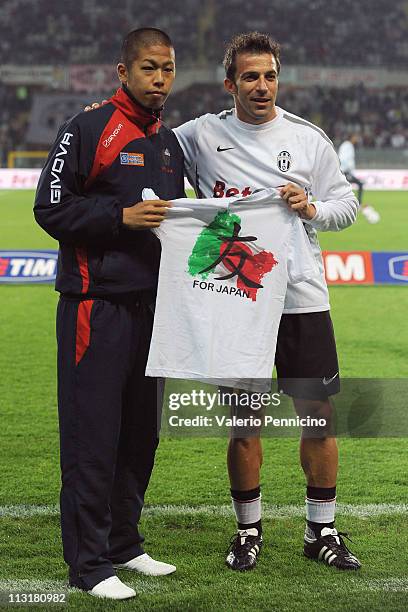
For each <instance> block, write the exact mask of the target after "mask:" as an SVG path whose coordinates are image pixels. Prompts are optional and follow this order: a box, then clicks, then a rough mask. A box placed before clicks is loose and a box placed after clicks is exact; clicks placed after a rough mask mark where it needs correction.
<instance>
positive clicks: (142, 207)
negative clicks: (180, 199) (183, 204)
mask: <svg viewBox="0 0 408 612" xmlns="http://www.w3.org/2000/svg"><path fill="white" fill-rule="evenodd" d="M169 208H171V202H167V201H166V200H145V201H144V202H138V203H137V204H134V205H133V206H130V207H129V208H124V209H123V225H124V226H125V227H127V228H128V229H131V230H143V229H149V228H150V227H159V225H160V223H161V222H162V221H163V219H164V218H165V216H166V212H167V210H168V209H169Z"/></svg>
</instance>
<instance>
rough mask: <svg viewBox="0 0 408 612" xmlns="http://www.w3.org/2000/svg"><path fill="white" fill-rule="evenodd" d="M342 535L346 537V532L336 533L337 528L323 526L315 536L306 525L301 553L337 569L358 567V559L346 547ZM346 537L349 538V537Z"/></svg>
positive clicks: (355, 568) (359, 565)
mask: <svg viewBox="0 0 408 612" xmlns="http://www.w3.org/2000/svg"><path fill="white" fill-rule="evenodd" d="M342 536H344V537H346V538H347V533H341V532H340V533H338V532H337V529H334V528H333V529H332V528H331V527H323V529H322V531H321V534H320V537H319V538H316V537H315V535H314V533H313V531H312V530H311V529H309V527H307V528H306V531H305V545H304V549H303V553H304V555H305V556H306V557H308V558H309V559H315V560H316V561H322V562H323V563H326V564H327V565H331V566H332V567H337V569H341V570H358V569H360V567H361V563H360V561H359V560H358V559H357V557H355V556H354V555H353V553H352V552H351V551H350V550H349V549H348V548H347V546H346V545H345V543H344V540H343V538H342ZM347 539H348V540H350V538H347ZM350 542H351V540H350Z"/></svg>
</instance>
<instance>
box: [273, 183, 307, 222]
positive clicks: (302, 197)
mask: <svg viewBox="0 0 408 612" xmlns="http://www.w3.org/2000/svg"><path fill="white" fill-rule="evenodd" d="M280 195H281V198H282V199H283V200H285V201H286V202H287V204H288V206H289V208H290V209H291V210H293V211H294V212H297V214H298V215H299V217H300V218H301V219H308V220H310V219H313V217H314V216H315V214H316V208H315V206H314V204H311V203H310V202H309V201H308V199H307V195H306V192H305V190H304V189H303V188H302V187H298V186H297V185H293V183H288V184H287V185H285V186H284V187H281V189H280Z"/></svg>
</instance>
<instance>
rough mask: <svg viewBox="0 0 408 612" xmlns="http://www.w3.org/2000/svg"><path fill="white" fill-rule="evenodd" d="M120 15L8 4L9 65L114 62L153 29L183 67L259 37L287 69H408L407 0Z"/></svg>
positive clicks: (264, 3)
mask: <svg viewBox="0 0 408 612" xmlns="http://www.w3.org/2000/svg"><path fill="white" fill-rule="evenodd" d="M306 9H307V10H306ZM114 11H115V21H114V23H113V20H112V4H111V3H110V2H101V1H98V0H88V1H87V2H83V3H82V2H61V0H59V1H57V2H55V1H51V0H3V1H2V3H1V6H0V21H1V23H2V26H3V27H2V36H1V37H0V57H1V58H2V59H1V62H10V61H12V62H25V61H27V57H29V58H30V61H31V62H37V63H40V64H41V63H45V64H48V63H49V62H50V61H51V62H53V63H56V64H58V63H60V64H66V63H80V62H89V63H107V62H111V61H112V58H113V57H116V56H117V53H118V49H119V46H120V42H121V39H122V35H123V32H126V31H128V30H131V29H133V28H136V27H141V26H145V25H154V26H156V27H158V28H163V29H165V30H166V31H168V32H169V34H170V35H171V36H172V38H173V39H174V41H175V43H176V45H177V54H178V61H179V64H180V65H185V64H196V63H197V62H199V63H203V62H206V61H207V62H218V61H219V58H220V57H221V56H222V52H223V46H224V42H225V41H226V40H228V39H229V38H230V37H231V36H232V35H233V34H234V33H236V32H240V31H246V30H253V29H259V30H261V31H269V32H270V33H271V34H272V35H273V36H274V37H275V38H276V39H277V40H278V41H280V42H281V43H282V46H283V51H284V60H285V63H297V64H304V63H307V64H319V65H331V66H333V65H334V66H344V65H349V66H350V65H356V64H360V65H361V64H363V65H389V66H396V65H401V66H403V65H406V58H407V55H408V41H407V37H406V31H407V27H408V7H407V1H406V0H393V2H389V0H375V1H373V0H359V1H358V2H356V1H355V0H342V2H328V1H327V0H296V1H292V2H287V0H274V2H270V1H269V0H228V1H227V2H215V0H206V1H205V2H202V3H199V2H196V0H172V3H171V9H169V3H168V2H167V1H166V0H150V2H149V5H148V11H141V10H140V4H139V3H137V2H134V1H131V0H116V2H115V5H114ZM297 25H299V26H301V29H299V27H296V26H297ZM23 40H24V45H21V44H16V43H20V41H23ZM50 49H51V50H52V51H51V55H50Z"/></svg>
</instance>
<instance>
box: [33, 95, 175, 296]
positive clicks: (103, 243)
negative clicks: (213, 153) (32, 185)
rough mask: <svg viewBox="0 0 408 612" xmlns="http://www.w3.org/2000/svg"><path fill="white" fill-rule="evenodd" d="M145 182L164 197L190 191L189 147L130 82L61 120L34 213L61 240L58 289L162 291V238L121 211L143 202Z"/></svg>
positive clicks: (84, 292) (115, 292)
mask: <svg viewBox="0 0 408 612" xmlns="http://www.w3.org/2000/svg"><path fill="white" fill-rule="evenodd" d="M144 187H151V188H153V189H154V191H155V192H156V194H157V195H158V196H159V197H160V198H162V199H164V200H169V199H175V198H179V197H183V196H184V179H183V153H182V150H181V148H180V145H179V144H178V141H177V139H176V137H175V135H174V134H173V132H172V131H171V130H169V129H168V128H167V127H165V126H164V125H163V124H162V123H161V121H160V119H159V116H158V114H156V113H154V112H153V111H150V110H148V109H146V108H144V107H142V106H141V105H140V104H138V103H137V101H136V100H135V99H134V97H133V96H132V94H131V93H130V92H129V91H128V90H127V89H126V88H125V87H123V88H122V89H118V91H117V92H116V94H115V95H114V96H113V97H112V98H111V99H110V100H109V102H108V104H105V105H104V106H102V107H100V108H98V109H97V110H94V111H92V112H87V113H85V112H81V113H79V114H78V115H76V116H75V117H73V118H72V119H71V120H69V121H68V122H67V123H65V124H64V125H63V126H62V128H61V129H60V131H59V133H58V136H57V140H56V141H55V143H54V146H53V147H52V150H51V152H50V154H49V156H48V159H47V162H46V165H45V167H44V169H43V171H42V174H41V177H40V181H39V184H38V188H37V194H36V199H35V205H34V214H35V218H36V220H37V222H38V223H39V224H40V225H41V227H42V228H43V229H44V230H45V231H46V232H48V234H50V235H51V236H53V237H54V238H55V239H56V240H58V241H59V243H60V251H59V258H58V271H57V280H56V286H55V288H56V290H57V291H59V292H61V293H62V294H69V295H73V296H78V297H82V298H93V297H102V298H103V297H106V296H117V295H121V294H132V293H135V292H140V291H145V290H155V288H156V284H157V276H158V268H159V260H160V243H159V241H158V239H157V238H156V237H155V236H154V235H153V233H152V232H151V231H150V230H139V231H131V230H129V229H127V228H126V227H124V226H123V224H122V209H123V208H124V207H127V206H131V205H133V204H135V203H136V202H140V201H141V199H142V195H141V194H142V189H143V188H144Z"/></svg>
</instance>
